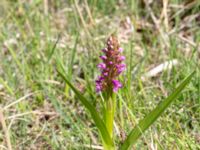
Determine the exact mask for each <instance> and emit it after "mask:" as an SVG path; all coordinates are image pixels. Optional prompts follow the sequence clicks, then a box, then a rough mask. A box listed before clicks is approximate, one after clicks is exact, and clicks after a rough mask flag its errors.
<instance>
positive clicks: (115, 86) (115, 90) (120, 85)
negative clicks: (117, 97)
mask: <svg viewBox="0 0 200 150" xmlns="http://www.w3.org/2000/svg"><path fill="white" fill-rule="evenodd" d="M112 83H113V91H114V92H117V91H118V89H119V88H122V84H121V83H120V82H119V81H118V80H112Z"/></svg>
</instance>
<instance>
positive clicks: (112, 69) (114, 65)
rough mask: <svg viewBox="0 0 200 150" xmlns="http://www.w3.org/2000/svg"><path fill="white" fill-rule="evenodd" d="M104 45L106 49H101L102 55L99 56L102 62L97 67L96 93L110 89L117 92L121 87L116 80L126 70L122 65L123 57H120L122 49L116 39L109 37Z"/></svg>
mask: <svg viewBox="0 0 200 150" xmlns="http://www.w3.org/2000/svg"><path fill="white" fill-rule="evenodd" d="M106 45H107V47H106V48H104V49H102V52H103V53H104V55H102V56H100V58H101V59H102V61H103V62H102V63H100V64H98V66H97V67H98V68H99V69H100V70H101V76H99V77H98V79H97V80H96V91H97V92H100V91H104V90H105V91H110V89H111V90H112V91H113V92H117V91H118V89H119V88H121V87H122V84H121V83H120V82H119V81H118V80H117V78H118V76H119V74H121V73H122V72H123V71H124V70H125V68H126V65H125V64H123V63H122V62H123V61H124V60H125V56H122V55H121V52H122V51H123V49H122V48H121V47H120V46H119V43H118V40H117V39H116V37H114V36H111V37H109V38H108V40H107V43H106Z"/></svg>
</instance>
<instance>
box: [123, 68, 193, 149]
mask: <svg viewBox="0 0 200 150" xmlns="http://www.w3.org/2000/svg"><path fill="white" fill-rule="evenodd" d="M194 73H195V71H194V72H193V73H191V74H190V75H189V76H188V77H187V78H185V79H184V80H183V82H182V83H181V84H180V85H179V86H178V87H177V88H176V89H175V90H174V92H173V93H172V94H171V95H169V96H168V97H167V98H166V99H165V100H164V101H162V102H161V103H160V104H158V106H157V107H156V108H155V109H154V110H153V111H151V112H150V113H149V114H148V115H147V116H146V117H145V118H144V119H142V120H141V121H140V122H139V124H138V125H137V126H136V127H135V128H134V129H133V130H132V131H131V132H130V133H129V135H128V137H127V138H126V140H125V141H124V143H123V144H122V146H121V148H120V150H128V149H130V148H131V146H132V145H133V144H134V143H135V142H136V140H137V139H138V138H139V137H140V136H141V135H142V133H144V131H145V130H146V129H148V128H149V127H150V125H152V124H153V123H154V122H155V121H156V119H157V118H158V117H159V116H160V115H161V114H162V113H163V112H164V110H166V108H167V107H168V106H169V105H170V103H171V102H172V101H174V100H175V99H176V98H177V96H178V95H179V94H180V92H181V91H182V90H183V89H184V87H185V86H186V85H187V84H188V83H189V82H190V80H191V78H192V76H193V75H194Z"/></svg>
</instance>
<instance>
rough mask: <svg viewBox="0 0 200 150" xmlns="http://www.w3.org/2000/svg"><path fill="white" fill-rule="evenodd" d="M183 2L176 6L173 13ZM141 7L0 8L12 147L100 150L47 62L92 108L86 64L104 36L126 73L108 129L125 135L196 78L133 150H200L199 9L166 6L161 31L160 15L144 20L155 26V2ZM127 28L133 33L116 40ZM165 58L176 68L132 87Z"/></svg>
mask: <svg viewBox="0 0 200 150" xmlns="http://www.w3.org/2000/svg"><path fill="white" fill-rule="evenodd" d="M183 4H184V5H185V8H182V7H181V8H179V7H178V6H182V5H183ZM87 8H88V9H87ZM149 8H150V9H149ZM149 8H148V7H147V6H146V5H145V4H144V3H142V2H141V1H139V0H137V1H134V2H132V1H131V0H130V1H127V2H123V1H120V2H118V1H114V0H112V1H106V0H102V1H101V2H100V1H97V0H88V1H87V3H85V1H81V2H79V3H78V2H77V3H75V0H74V1H73V0H72V1H69V2H65V1H56V2H54V1H53V0H49V1H48V6H46V4H45V2H44V1H42V0H37V1H30V2H25V1H16V2H14V1H11V0H10V1H4V2H2V4H0V10H2V12H1V11H0V12H1V14H0V31H1V34H0V48H1V50H0V87H2V88H0V105H1V107H2V108H5V109H3V113H4V117H5V119H6V125H7V128H8V131H9V135H10V140H11V144H12V147H13V149H77V150H80V149H93V148H89V147H90V145H95V146H101V145H100V138H99V137H98V131H97V129H96V127H95V125H94V123H93V122H92V120H91V117H90V115H88V114H87V113H86V110H85V109H84V108H83V107H82V106H81V104H80V102H79V101H78V100H77V97H76V96H75V95H74V93H73V92H72V91H71V90H70V89H69V87H67V85H65V83H64V80H63V79H62V78H60V77H59V76H58V74H57V72H56V62H57V61H59V62H60V63H61V64H62V65H63V66H64V68H65V70H66V71H67V73H68V74H67V76H68V79H70V80H71V82H73V84H74V85H75V86H76V87H77V88H79V89H80V90H81V91H82V93H83V95H84V96H85V97H87V98H88V99H90V100H91V103H92V104H93V105H95V106H96V108H98V105H99V103H100V97H99V96H98V95H96V94H95V92H94V91H95V84H94V80H95V78H96V77H97V75H98V74H99V72H98V69H97V68H96V65H97V64H98V62H99V61H100V60H99V58H98V57H99V55H100V53H101V52H100V50H101V49H102V48H103V47H104V42H105V41H106V38H107V37H108V36H109V35H110V34H111V33H113V32H115V33H117V34H118V36H119V39H120V41H121V46H122V47H123V48H124V52H123V53H124V54H125V56H126V58H127V59H126V64H127V66H128V67H127V71H126V73H125V74H123V76H122V77H121V80H122V81H123V82H124V88H123V89H122V90H121V91H120V92H119V94H118V109H117V116H116V118H115V123H116V126H117V129H118V130H119V131H120V132H121V134H125V135H126V134H128V133H129V132H130V130H131V128H132V127H133V126H135V125H136V124H137V123H138V121H139V120H140V119H142V118H143V117H144V116H145V115H146V114H148V113H149V112H150V111H151V110H152V109H153V108H155V107H156V105H157V104H158V103H159V102H160V101H161V100H163V99H164V98H165V97H167V95H169V94H170V93H171V92H172V91H173V90H174V88H175V87H176V86H177V85H178V83H180V82H181V81H182V80H183V79H184V78H185V77H186V76H187V75H188V74H190V73H191V72H193V71H194V70H196V74H195V76H194V77H193V79H192V81H191V83H190V84H189V85H188V86H187V87H186V89H184V91H183V92H182V94H181V95H180V97H179V98H178V99H177V100H176V101H175V103H173V105H171V107H170V108H169V109H167V111H166V112H165V113H164V114H163V115H162V117H161V118H159V119H158V121H157V122H156V123H155V124H154V125H153V126H152V127H151V128H150V129H149V130H148V131H147V132H145V133H144V135H143V138H141V139H140V140H138V142H137V143H136V144H135V145H134V149H156V148H157V149H192V150H193V149H200V146H199V145H200V124H199V122H200V94H199V93H200V69H199V68H200V67H199V66H200V51H199V43H200V30H199V21H198V18H199V14H198V12H199V11H200V9H199V8H200V4H199V2H198V1H196V3H194V4H193V5H192V4H191V5H189V4H188V3H186V1H185V2H184V1H180V0H179V1H178V0H172V1H170V3H169V4H168V13H167V15H168V23H167V25H168V26H169V27H168V29H167V28H166V24H165V19H166V18H165V17H163V18H162V19H161V20H160V24H159V26H158V27H159V28H157V27H156V25H155V21H153V19H152V16H151V13H153V15H155V17H156V18H157V19H159V18H160V16H161V12H162V11H163V8H162V3H159V2H158V3H157V2H153V3H151V4H150V5H149ZM179 11H180V13H178V12H179ZM89 12H90V13H91V17H90V15H89V14H90V13H89ZM81 16H82V19H81ZM127 18H129V19H130V22H131V23H130V24H128V22H127V20H126V19H127ZM127 24H128V25H127ZM130 25H132V26H133V28H134V30H133V31H132V32H129V33H127V34H125V32H128V31H130ZM180 36H182V37H184V38H185V39H187V41H186V40H184V38H180ZM120 37H123V38H120ZM172 59H177V60H178V62H179V65H177V66H174V67H173V68H172V69H169V70H166V71H163V72H162V73H160V74H158V75H157V76H156V77H153V78H147V79H146V80H142V79H141V77H142V76H143V75H144V74H145V73H146V72H148V71H149V70H150V69H151V68H154V67H155V66H156V65H159V64H161V63H163V62H165V61H168V60H172ZM31 93H32V95H29V94H31ZM27 95H28V96H27ZM24 96H27V97H25V98H23V97H24ZM18 100H19V101H18ZM15 102H16V103H15ZM12 103H13V104H12ZM10 104H12V105H11V106H9V105H10ZM0 128H1V125H0ZM4 135H5V134H4V132H2V130H0V149H4V148H3V147H6V146H7V145H6V140H5V138H4ZM118 139H120V140H121V141H122V140H123V137H121V136H120V135H119V138H118ZM120 140H116V143H120V142H121V141H120Z"/></svg>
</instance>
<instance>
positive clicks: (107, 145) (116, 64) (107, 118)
mask: <svg viewBox="0 0 200 150" xmlns="http://www.w3.org/2000/svg"><path fill="white" fill-rule="evenodd" d="M122 51H123V49H122V48H121V47H120V45H119V42H118V40H117V38H116V37H115V36H114V35H112V36H110V37H109V38H108V40H107V43H106V48H104V49H102V52H103V53H104V55H102V56H100V58H101V60H102V61H103V62H102V63H100V64H98V65H97V67H98V68H99V69H100V71H101V75H100V76H99V77H98V78H97V80H96V92H97V93H98V94H102V96H103V98H102V99H103V103H102V112H103V113H102V116H100V113H99V112H98V111H97V110H96V108H95V107H94V106H93V105H92V104H91V103H90V102H89V100H87V98H85V97H84V96H83V95H82V94H81V93H80V92H79V90H77V89H76V88H75V87H74V86H73V84H72V83H71V82H70V81H69V79H68V78H67V76H66V73H65V69H64V67H63V66H62V65H61V64H58V68H57V71H58V73H59V75H60V76H61V77H62V78H63V79H64V80H65V82H66V84H68V86H69V87H71V89H72V90H73V91H74V93H75V94H76V95H77V97H78V98H79V100H80V102H81V103H82V104H83V105H84V106H85V108H86V109H87V110H88V111H89V113H90V115H91V117H92V119H93V121H94V123H95V125H96V127H97V128H98V130H99V134H100V137H101V139H102V145H103V147H104V149H105V150H115V149H120V150H128V149H130V148H131V147H132V145H133V144H134V143H135V142H136V140H137V139H138V138H139V137H140V136H141V135H142V134H143V133H144V131H145V130H146V129H148V128H149V127H150V125H151V124H153V123H154V122H155V121H156V119H157V118H158V117H159V116H160V115H161V114H162V113H163V112H164V110H166V108H167V107H168V106H169V105H170V103H171V102H172V101H174V100H175V99H176V98H177V96H178V95H179V94H180V92H181V91H182V90H183V89H184V87H185V86H186V85H187V84H188V83H189V81H190V80H191V78H192V76H193V75H194V72H193V73H191V74H190V75H189V76H188V77H186V78H185V79H184V80H183V81H182V83H181V84H180V85H179V86H178V87H177V88H176V89H175V90H174V91H173V92H172V93H171V95H169V96H168V97H167V98H166V99H165V100H163V101H162V102H160V103H159V104H158V106H157V107H156V108H155V109H154V110H152V111H151V112H150V113H149V114H148V115H147V116H146V117H144V118H143V119H142V120H141V121H140V122H139V124H138V125H136V126H135V127H134V128H133V129H132V130H131V131H130V133H129V134H128V136H127V137H126V139H125V140H124V141H123V142H122V144H121V145H119V146H116V145H115V135H114V131H113V126H114V125H113V124H114V117H115V111H116V109H117V108H116V99H117V96H116V95H117V94H116V93H117V92H118V90H119V89H120V88H122V87H123V85H122V83H120V81H119V79H118V78H119V75H120V74H121V73H122V72H123V71H124V70H125V68H126V65H125V64H124V63H123V61H124V60H125V56H123V55H122Z"/></svg>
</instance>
